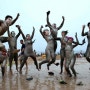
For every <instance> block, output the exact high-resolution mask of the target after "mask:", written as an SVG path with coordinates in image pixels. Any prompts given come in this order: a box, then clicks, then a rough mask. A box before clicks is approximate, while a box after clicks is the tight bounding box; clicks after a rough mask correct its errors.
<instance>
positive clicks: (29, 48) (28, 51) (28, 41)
mask: <svg viewBox="0 0 90 90" xmlns="http://www.w3.org/2000/svg"><path fill="white" fill-rule="evenodd" d="M17 27H18V29H19V30H20V32H21V34H22V37H23V39H24V42H25V49H24V54H23V60H22V63H21V65H20V73H21V72H22V68H23V66H24V64H25V63H26V60H27V59H28V57H31V58H32V59H33V60H34V64H35V65H36V68H37V69H38V63H37V59H36V55H35V53H34V51H33V43H34V42H35V40H34V41H32V39H33V37H34V33H35V28H34V27H33V32H32V35H30V34H27V35H26V37H25V35H24V33H23V32H22V30H21V28H20V26H19V25H17ZM38 70H39V69H38Z"/></svg>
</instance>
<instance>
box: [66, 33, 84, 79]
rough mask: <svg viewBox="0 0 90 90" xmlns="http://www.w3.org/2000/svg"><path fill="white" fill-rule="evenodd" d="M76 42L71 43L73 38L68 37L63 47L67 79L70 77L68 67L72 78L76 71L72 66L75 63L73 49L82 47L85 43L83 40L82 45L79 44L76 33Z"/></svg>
mask: <svg viewBox="0 0 90 90" xmlns="http://www.w3.org/2000/svg"><path fill="white" fill-rule="evenodd" d="M75 38H76V42H75V43H73V41H74V40H73V38H72V37H68V40H67V43H66V45H65V70H66V71H67V74H68V75H69V77H71V76H72V74H71V72H70V70H69V67H70V68H71V70H72V72H73V74H74V76H75V77H76V71H75V69H74V65H75V62H76V55H75V54H74V51H73V49H74V48H75V47H76V46H78V45H83V44H84V43H85V40H83V41H82V44H80V43H79V41H78V38H77V33H76V35H75Z"/></svg>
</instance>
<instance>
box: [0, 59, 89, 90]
mask: <svg viewBox="0 0 90 90" xmlns="http://www.w3.org/2000/svg"><path fill="white" fill-rule="evenodd" d="M39 62H40V61H38V63H39ZM56 62H60V61H59V60H57V61H56ZM89 68H90V63H88V62H87V61H86V60H85V59H84V58H78V59H77V61H76V64H75V69H76V71H77V73H78V74H77V77H76V78H75V77H74V76H72V77H68V76H67V75H66V72H65V71H64V73H63V74H62V75H60V74H59V72H60V66H55V65H51V66H50V70H49V71H53V73H54V76H50V75H48V72H49V71H48V70H47V67H46V64H44V65H42V68H41V70H40V71H38V70H36V68H35V65H34V64H33V61H32V62H31V63H29V65H28V70H26V66H24V67H23V69H22V74H19V72H17V71H16V70H15V65H14V64H13V66H12V73H11V72H10V71H9V68H8V67H7V71H6V74H5V77H4V78H3V79H2V74H1V72H0V90H90V70H89ZM29 77H33V79H32V80H26V78H29ZM60 80H64V81H65V82H66V83H67V84H60V83H59V81H60ZM79 82H82V84H83V85H77V83H79Z"/></svg>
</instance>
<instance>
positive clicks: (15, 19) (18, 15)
mask: <svg viewBox="0 0 90 90" xmlns="http://www.w3.org/2000/svg"><path fill="white" fill-rule="evenodd" d="M19 16H20V15H19V13H18V14H17V16H16V18H15V19H14V20H13V21H12V23H11V25H13V24H14V23H15V22H16V21H17V19H18V17H19Z"/></svg>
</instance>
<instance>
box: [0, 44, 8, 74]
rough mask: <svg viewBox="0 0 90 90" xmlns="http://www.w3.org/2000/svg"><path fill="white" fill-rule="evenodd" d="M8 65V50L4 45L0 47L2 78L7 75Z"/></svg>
mask: <svg viewBox="0 0 90 90" xmlns="http://www.w3.org/2000/svg"><path fill="white" fill-rule="evenodd" d="M0 46H1V45H0ZM6 63H7V50H6V48H5V46H4V45H2V46H1V47H0V65H1V71H2V76H4V75H5V67H6Z"/></svg>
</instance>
